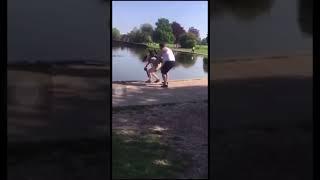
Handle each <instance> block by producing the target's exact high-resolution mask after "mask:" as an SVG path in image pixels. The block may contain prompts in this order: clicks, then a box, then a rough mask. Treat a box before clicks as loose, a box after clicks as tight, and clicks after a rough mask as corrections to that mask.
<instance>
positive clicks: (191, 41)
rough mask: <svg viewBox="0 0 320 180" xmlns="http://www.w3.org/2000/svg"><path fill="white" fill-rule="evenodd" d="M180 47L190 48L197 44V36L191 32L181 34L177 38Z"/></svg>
mask: <svg viewBox="0 0 320 180" xmlns="http://www.w3.org/2000/svg"><path fill="white" fill-rule="evenodd" d="M179 43H180V45H181V47H182V48H192V47H194V46H195V45H196V44H197V37H196V36H195V35H194V34H193V33H185V34H182V35H181V36H180V38H179Z"/></svg>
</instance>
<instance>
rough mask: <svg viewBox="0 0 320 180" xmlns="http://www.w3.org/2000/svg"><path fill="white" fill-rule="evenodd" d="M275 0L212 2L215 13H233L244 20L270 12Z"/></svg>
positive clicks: (218, 0) (222, 0)
mask: <svg viewBox="0 0 320 180" xmlns="http://www.w3.org/2000/svg"><path fill="white" fill-rule="evenodd" d="M273 3H274V0H259V1H257V0H215V1H213V3H211V9H212V10H211V12H212V13H214V15H217V16H219V15H222V14H231V15H233V16H235V17H237V18H239V19H242V20H251V19H254V18H256V17H257V16H260V15H262V14H265V13H268V12H270V9H271V8H272V6H273Z"/></svg>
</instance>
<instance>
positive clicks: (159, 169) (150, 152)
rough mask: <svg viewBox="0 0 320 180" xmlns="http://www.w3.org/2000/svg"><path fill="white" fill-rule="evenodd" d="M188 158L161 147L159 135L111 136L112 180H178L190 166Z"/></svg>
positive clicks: (162, 145) (168, 148) (166, 147)
mask: <svg viewBox="0 0 320 180" xmlns="http://www.w3.org/2000/svg"><path fill="white" fill-rule="evenodd" d="M188 162H190V161H189V160H188V158H187V157H186V155H182V154H180V153H175V152H174V151H173V150H172V149H171V148H170V147H169V146H167V145H165V144H161V143H160V140H159V138H158V137H157V135H154V136H147V137H127V136H124V135H117V134H115V133H113V135H112V176H113V178H116V179H126V178H134V179H137V178H140V179H144V178H149V179H151V178H152V179H153V178H177V176H178V174H179V173H182V172H183V171H184V169H185V168H186V166H187V165H188Z"/></svg>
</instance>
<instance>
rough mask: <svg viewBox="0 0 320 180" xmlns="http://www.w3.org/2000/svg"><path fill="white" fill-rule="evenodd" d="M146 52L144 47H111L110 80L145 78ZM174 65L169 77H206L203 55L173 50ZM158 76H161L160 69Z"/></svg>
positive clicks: (205, 64)
mask: <svg viewBox="0 0 320 180" xmlns="http://www.w3.org/2000/svg"><path fill="white" fill-rule="evenodd" d="M146 54H147V51H146V49H144V48H133V47H120V46H116V47H112V81H134V80H139V81H141V80H146V79H147V75H146V72H145V71H144V70H143V68H144V66H145V64H146V62H143V58H144V56H145V55H146ZM175 57H176V66H175V67H174V68H173V69H172V70H171V71H170V72H169V76H170V77H169V78H170V79H190V78H203V77H207V67H208V66H207V63H206V61H204V57H203V56H200V55H192V54H189V53H178V52H175ZM158 76H159V77H161V73H160V71H159V72H158Z"/></svg>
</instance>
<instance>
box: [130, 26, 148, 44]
mask: <svg viewBox="0 0 320 180" xmlns="http://www.w3.org/2000/svg"><path fill="white" fill-rule="evenodd" d="M128 38H129V41H130V42H134V43H150V42H152V38H151V35H150V34H148V33H146V32H143V31H142V30H141V28H140V29H138V28H136V27H135V28H133V30H132V31H131V32H130V33H129V34H128Z"/></svg>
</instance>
